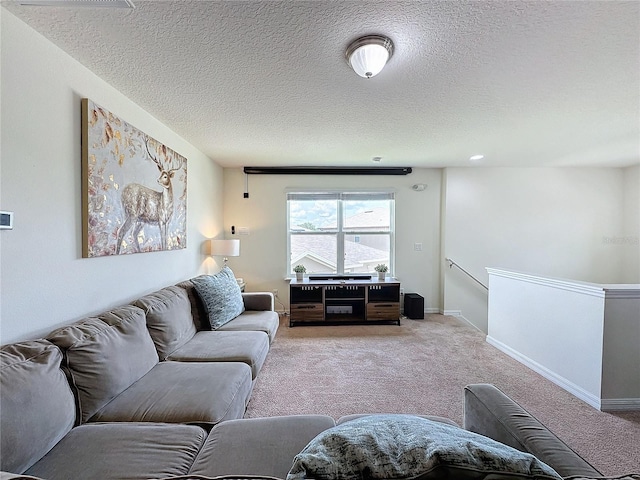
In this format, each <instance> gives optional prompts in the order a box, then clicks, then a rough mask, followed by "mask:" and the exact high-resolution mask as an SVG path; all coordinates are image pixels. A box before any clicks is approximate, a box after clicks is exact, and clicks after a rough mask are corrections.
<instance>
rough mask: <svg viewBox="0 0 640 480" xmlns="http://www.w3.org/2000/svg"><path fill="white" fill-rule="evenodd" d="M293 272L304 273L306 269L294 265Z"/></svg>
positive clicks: (302, 266)
mask: <svg viewBox="0 0 640 480" xmlns="http://www.w3.org/2000/svg"><path fill="white" fill-rule="evenodd" d="M293 271H294V272H296V273H305V272H306V271H307V268H306V267H305V266H304V265H296V266H295V267H293Z"/></svg>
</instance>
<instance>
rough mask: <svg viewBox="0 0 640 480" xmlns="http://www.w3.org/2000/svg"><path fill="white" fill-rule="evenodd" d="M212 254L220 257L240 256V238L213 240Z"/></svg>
mask: <svg viewBox="0 0 640 480" xmlns="http://www.w3.org/2000/svg"><path fill="white" fill-rule="evenodd" d="M211 255H217V256H220V257H238V256H240V240H211Z"/></svg>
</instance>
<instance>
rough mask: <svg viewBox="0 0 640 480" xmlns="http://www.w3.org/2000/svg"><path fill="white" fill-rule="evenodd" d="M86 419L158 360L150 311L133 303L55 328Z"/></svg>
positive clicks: (55, 340) (55, 339) (56, 340)
mask: <svg viewBox="0 0 640 480" xmlns="http://www.w3.org/2000/svg"><path fill="white" fill-rule="evenodd" d="M48 339H49V340H50V341H51V342H52V343H54V344H56V345H58V346H59V347H60V348H61V349H62V351H63V353H64V355H65V357H66V368H67V369H68V372H69V375H70V378H71V379H72V382H71V383H72V385H73V386H74V388H75V390H76V398H77V400H78V402H79V406H80V411H81V421H82V423H84V422H86V421H87V420H88V419H89V418H91V417H92V416H93V415H94V414H95V413H96V412H97V411H98V410H100V409H101V408H102V407H104V406H105V405H106V404H107V403H109V402H110V401H111V400H112V399H113V398H115V397H116V396H117V395H119V394H120V393H121V392H122V391H124V390H125V389H127V388H128V387H129V386H130V385H131V384H132V383H134V382H135V381H137V380H138V379H140V378H141V377H142V376H143V375H145V374H146V373H147V372H148V371H149V370H151V369H152V368H153V366H154V365H155V364H157V363H158V354H157V352H156V348H155V346H154V344H153V340H151V336H150V335H149V331H148V330H147V325H146V321H145V315H144V312H143V311H142V310H141V309H140V308H138V307H135V306H133V305H128V306H125V307H121V308H118V309H115V310H112V311H110V312H106V313H104V314H102V315H100V316H99V317H93V318H87V319H85V320H82V321H80V322H78V323H75V324H73V325H68V326H66V327H62V328H60V329H58V330H55V331H54V332H52V333H51V334H50V335H49V336H48Z"/></svg>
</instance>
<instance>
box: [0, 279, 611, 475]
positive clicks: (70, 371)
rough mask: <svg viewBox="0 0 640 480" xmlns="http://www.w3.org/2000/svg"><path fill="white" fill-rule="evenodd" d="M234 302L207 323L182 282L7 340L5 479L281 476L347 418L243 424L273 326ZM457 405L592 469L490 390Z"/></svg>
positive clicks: (494, 434) (476, 421) (254, 302)
mask: <svg viewBox="0 0 640 480" xmlns="http://www.w3.org/2000/svg"><path fill="white" fill-rule="evenodd" d="M242 298H243V301H244V312H243V313H241V314H240V315H239V316H237V317H236V318H234V319H233V320H231V321H230V322H228V323H226V324H225V325H223V326H221V327H220V328H219V329H217V330H215V331H211V330H207V324H208V322H207V312H206V307H205V306H203V305H202V301H201V298H199V295H198V293H197V292H196V291H195V289H194V284H193V282H192V281H191V280H190V281H187V282H183V283H181V284H178V285H175V286H170V287H167V288H164V289H162V290H159V291H157V292H154V293H152V294H149V295H146V296H144V297H142V298H140V299H138V300H136V301H135V302H132V304H130V305H126V306H123V307H120V308H116V309H114V310H111V311H109V312H105V313H103V314H101V315H97V316H93V317H89V318H86V319H83V320H81V321H79V322H76V323H73V324H71V325H67V326H64V327H62V328H58V329H56V330H55V331H53V332H51V334H49V335H48V336H47V337H46V338H43V339H37V340H33V341H26V342H19V343H15V344H10V345H4V346H3V347H2V348H1V350H0V369H1V370H0V372H1V374H0V381H1V384H0V420H1V423H0V440H1V443H0V447H1V450H0V467H1V468H0V470H2V471H3V472H5V473H2V474H0V479H4V478H20V477H21V476H22V475H28V476H33V477H37V478H43V479H50V480H57V479H102V480H109V479H114V480H115V479H161V478H170V477H173V476H191V478H203V477H215V476H223V475H261V476H273V477H279V478H284V477H286V475H287V472H288V471H289V469H290V468H291V465H292V461H293V459H294V457H295V456H296V454H298V453H299V452H300V451H301V450H303V449H304V448H305V446H306V445H307V444H308V443H309V442H310V441H311V440H312V439H314V437H316V436H317V435H319V434H321V433H322V432H326V431H327V430H328V429H331V428H332V427H335V426H336V425H340V424H344V423H345V422H348V421H351V420H352V418H343V419H338V420H337V422H336V420H334V419H333V418H331V417H328V416H324V415H292V416H286V417H273V418H253V419H243V418H242V417H243V415H244V411H245V408H246V405H247V403H248V402H249V399H250V396H251V392H252V388H253V384H254V382H255V381H256V379H257V378H259V373H260V368H261V366H262V364H263V362H264V360H265V358H266V356H267V354H268V350H269V346H270V344H271V342H273V341H274V339H275V335H276V332H277V329H278V325H279V321H278V315H277V314H276V313H275V312H274V309H273V296H272V295H271V294H268V293H245V294H242ZM464 409H465V415H464V422H465V423H464V427H465V428H466V429H467V430H468V431H472V432H477V433H480V434H483V435H486V436H489V437H491V438H494V439H495V440H498V441H500V442H503V443H505V444H507V445H510V446H512V447H514V448H516V449H518V450H521V451H526V452H530V453H532V454H533V455H535V456H536V457H537V458H539V459H540V460H542V461H543V462H546V463H548V464H549V465H550V466H551V467H552V468H554V469H555V470H556V471H557V472H558V473H559V474H560V475H562V476H569V475H583V476H587V477H588V476H591V477H593V476H598V475H599V472H598V471H597V470H596V469H595V468H594V467H592V466H591V465H589V463H588V462H586V461H585V460H584V459H582V458H580V457H579V456H578V455H577V454H576V453H575V452H573V451H572V450H571V449H570V448H569V447H567V446H566V445H565V444H564V443H563V442H562V441H561V440H559V439H558V438H557V437H556V436H555V435H553V433H551V432H550V431H549V430H547V429H546V428H545V427H544V426H543V425H542V424H540V423H539V422H538V421H537V420H536V419H535V418H533V417H532V416H531V415H529V414H528V413H527V412H526V411H524V410H523V409H522V408H521V407H520V406H518V405H517V404H516V403H515V402H513V401H512V400H511V399H509V398H508V397H507V396H506V395H505V394H504V393H502V392H501V391H499V390H498V389H496V388H495V387H493V386H491V385H470V386H468V387H467V388H466V389H465V392H464ZM354 413H357V412H354ZM416 413H428V412H416ZM428 418H429V417H428ZM433 420H436V421H439V422H447V421H446V420H445V419H438V418H435V417H434V418H433ZM449 423H451V422H449ZM25 478H26V477H25ZM183 478H188V477H183Z"/></svg>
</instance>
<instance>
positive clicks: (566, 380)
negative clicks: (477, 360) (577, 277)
mask: <svg viewBox="0 0 640 480" xmlns="http://www.w3.org/2000/svg"><path fill="white" fill-rule="evenodd" d="M489 274H490V275H489V276H490V285H489V287H490V292H489V326H488V327H489V328H488V335H487V341H488V342H489V343H491V344H492V345H494V346H496V347H497V348H499V349H501V350H503V351H504V352H505V353H507V354H509V355H511V356H512V357H514V358H515V359H517V360H519V361H520V362H522V363H524V364H525V365H527V366H528V367H530V368H532V369H533V370H536V371H537V372H538V373H540V374H542V375H543V376H545V377H546V378H548V379H550V380H552V381H553V382H555V383H557V384H558V385H560V386H562V387H563V388H565V389H566V390H568V391H570V392H572V393H573V394H574V395H576V396H577V397H578V398H581V399H582V400H584V401H585V402H587V403H589V404H590V405H592V406H594V407H595V408H600V393H601V384H602V356H603V354H602V350H603V335H604V334H603V330H604V327H603V324H604V303H605V294H604V291H603V289H602V288H598V287H597V286H595V285H590V284H581V283H575V282H569V281H567V282H565V281H558V280H555V279H551V278H546V277H541V276H537V275H528V274H521V273H518V272H513V271H505V270H498V269H489Z"/></svg>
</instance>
